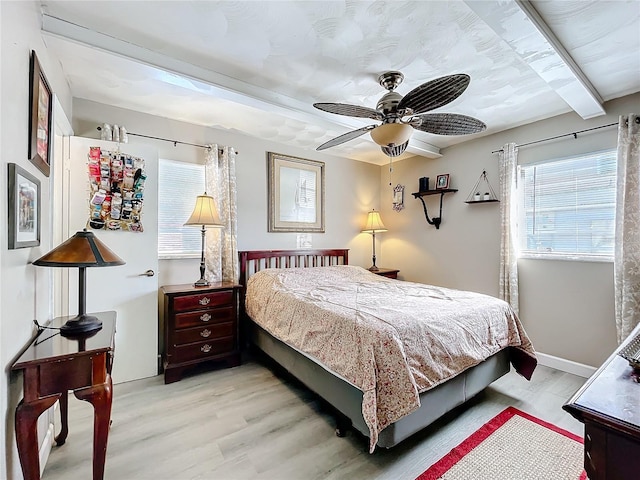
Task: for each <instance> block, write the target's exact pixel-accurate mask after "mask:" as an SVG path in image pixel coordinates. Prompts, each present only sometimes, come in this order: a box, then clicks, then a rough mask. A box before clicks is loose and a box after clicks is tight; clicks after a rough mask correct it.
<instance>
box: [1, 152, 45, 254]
mask: <svg viewBox="0 0 640 480" xmlns="http://www.w3.org/2000/svg"><path fill="white" fill-rule="evenodd" d="M8 166H9V176H8V182H7V183H8V185H9V202H8V204H9V229H8V230H9V249H10V250H13V249H16V248H25V247H37V246H38V245H40V181H39V180H38V179H37V178H36V177H34V176H33V175H31V174H30V173H29V172H27V171H26V170H25V169H24V168H21V167H19V166H18V165H16V164H15V163H9V164H8Z"/></svg>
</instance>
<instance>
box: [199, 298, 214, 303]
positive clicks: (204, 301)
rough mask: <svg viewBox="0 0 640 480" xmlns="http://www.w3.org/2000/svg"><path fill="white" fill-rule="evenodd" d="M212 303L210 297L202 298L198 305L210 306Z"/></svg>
mask: <svg viewBox="0 0 640 480" xmlns="http://www.w3.org/2000/svg"><path fill="white" fill-rule="evenodd" d="M210 301H211V299H210V298H209V297H202V298H201V299H200V300H198V303H199V304H200V305H209V302H210Z"/></svg>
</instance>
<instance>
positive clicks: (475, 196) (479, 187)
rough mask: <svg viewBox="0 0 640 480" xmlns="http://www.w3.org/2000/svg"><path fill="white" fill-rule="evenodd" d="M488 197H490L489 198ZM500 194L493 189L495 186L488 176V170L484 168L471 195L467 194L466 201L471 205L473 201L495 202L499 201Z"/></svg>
mask: <svg viewBox="0 0 640 480" xmlns="http://www.w3.org/2000/svg"><path fill="white" fill-rule="evenodd" d="M487 197H488V198H487ZM499 201H500V200H498V196H497V195H496V192H494V191H493V187H492V186H491V184H490V183H489V179H488V178H487V171H486V170H483V171H482V173H481V174H480V177H479V178H478V181H477V182H476V183H475V185H474V186H473V188H472V189H471V192H469V195H467V199H466V200H465V201H464V203H468V204H469V205H471V204H473V203H495V202H499Z"/></svg>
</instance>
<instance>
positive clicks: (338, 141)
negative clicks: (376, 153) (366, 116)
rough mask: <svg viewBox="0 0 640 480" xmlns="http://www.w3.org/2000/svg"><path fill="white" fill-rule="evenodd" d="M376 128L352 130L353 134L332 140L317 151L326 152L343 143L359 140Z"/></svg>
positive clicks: (368, 126)
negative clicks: (361, 136)
mask: <svg viewBox="0 0 640 480" xmlns="http://www.w3.org/2000/svg"><path fill="white" fill-rule="evenodd" d="M374 128H376V126H375V125H367V126H366V127H362V128H359V129H357V130H352V131H351V132H347V133H345V134H343V135H340V136H339V137H336V138H332V139H331V140H329V141H328V142H325V143H323V144H322V145H320V146H319V147H318V148H316V150H326V149H327V148H331V147H335V146H336V145H340V144H341V143H345V142H348V141H349V140H353V139H354V138H358V137H359V136H360V135H364V134H365V133H367V132H368V131H370V130H373V129H374Z"/></svg>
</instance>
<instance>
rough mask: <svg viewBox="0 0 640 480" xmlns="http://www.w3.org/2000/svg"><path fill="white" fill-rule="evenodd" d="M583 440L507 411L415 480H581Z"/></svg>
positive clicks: (529, 416) (522, 414)
mask: <svg viewBox="0 0 640 480" xmlns="http://www.w3.org/2000/svg"><path fill="white" fill-rule="evenodd" d="M586 478H587V475H586V473H585V472H584V469H583V442H582V438H581V437H579V436H578V435H574V434H573V433H571V432H567V431H566V430H563V429H561V428H558V427H556V426H555V425H552V424H550V423H547V422H545V421H543V420H540V419H539V418H536V417H534V416H532V415H529V414H528V413H524V412H521V411H520V410H518V409H516V408H514V407H509V408H507V409H505V410H504V411H503V412H502V413H500V414H499V415H497V416H496V417H494V418H493V419H492V420H490V421H489V422H487V423H486V424H485V425H483V426H482V427H481V428H480V429H479V430H477V431H476V432H474V433H473V434H471V436H470V437H469V438H467V439H466V440H465V441H464V442H462V443H461V444H460V445H458V446H457V447H456V448H454V449H453V450H451V451H450V452H449V453H448V454H446V455H445V456H444V457H442V458H441V459H440V460H438V461H437V462H436V463H435V464H433V465H432V466H431V467H429V469H428V470H427V471H426V472H424V473H423V474H422V475H420V476H419V477H418V478H417V479H416V480H551V479H553V480H585V479H586Z"/></svg>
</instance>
